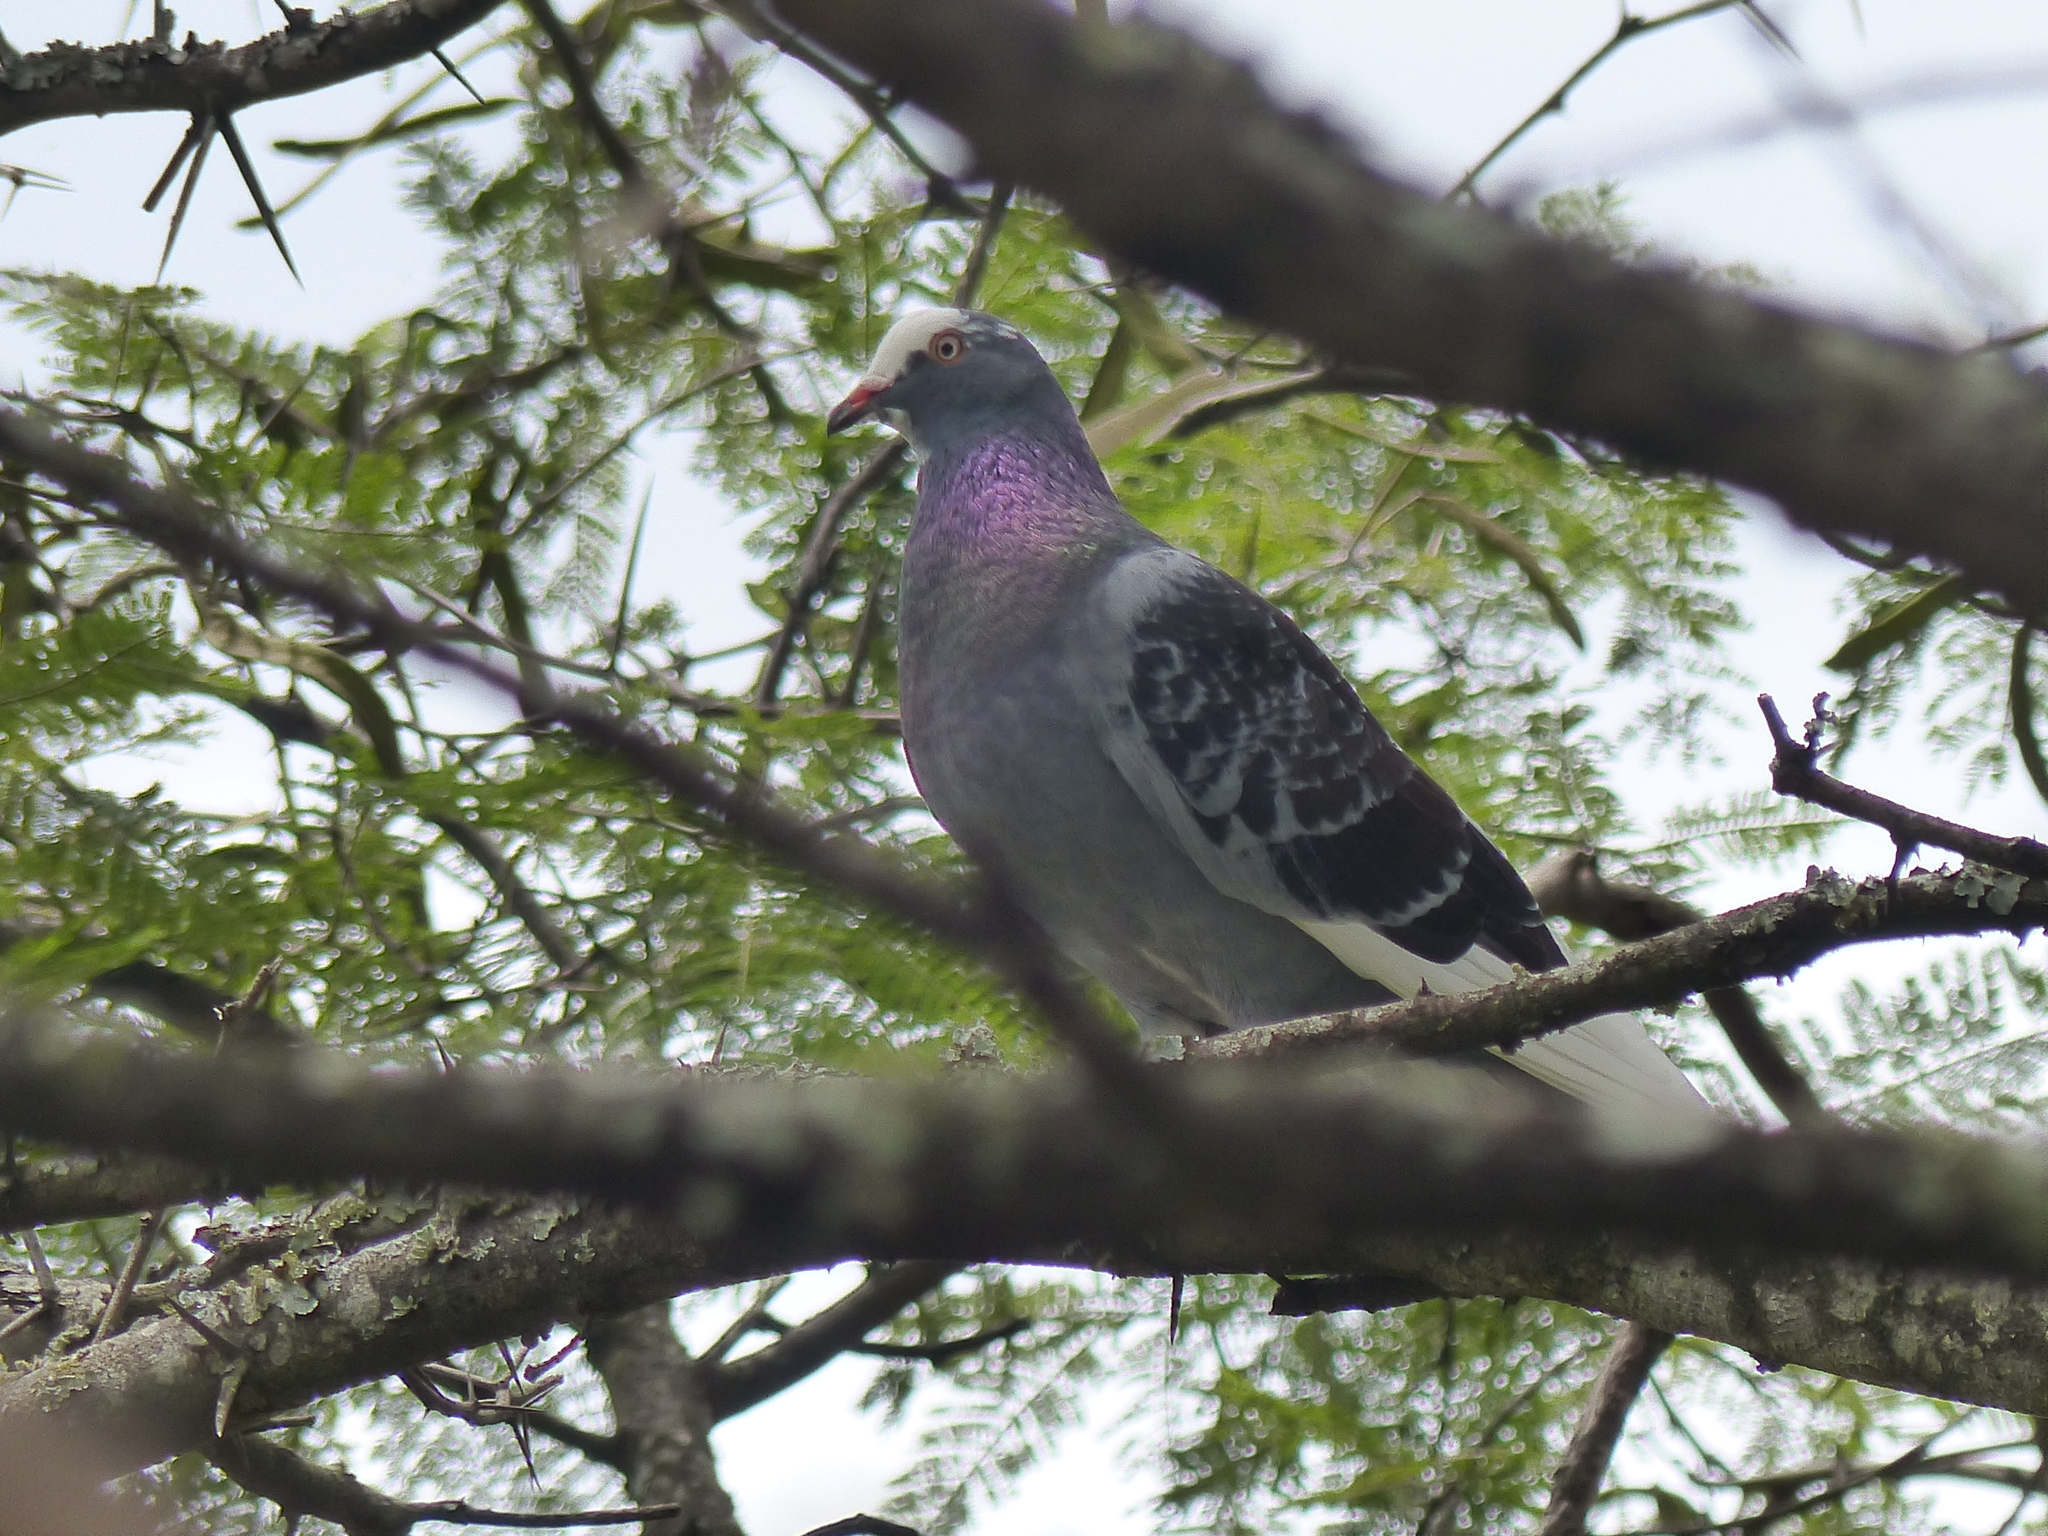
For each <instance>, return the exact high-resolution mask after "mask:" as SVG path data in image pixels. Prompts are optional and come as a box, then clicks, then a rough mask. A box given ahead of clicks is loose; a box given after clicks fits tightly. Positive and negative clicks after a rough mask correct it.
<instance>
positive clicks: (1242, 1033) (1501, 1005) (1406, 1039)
mask: <svg viewBox="0 0 2048 1536" xmlns="http://www.w3.org/2000/svg"><path fill="white" fill-rule="evenodd" d="M2044 925H2048V884H2044V883H2043V882H2041V881H2038V880H2036V881H2023V880H2021V879H2020V877H2019V876H2017V875H2004V874H1998V873H1995V872H1993V871H1990V870H1978V869H1973V868H1971V867H1968V866H1966V867H1965V868H1964V869H1963V870H1962V871H1960V872H1958V873H1955V874H1928V873H1925V872H1922V873H1919V874H1915V875H1913V876H1911V877H1909V878H1907V879H1903V880H1900V881H1899V882H1898V883H1897V884H1896V885H1891V884H1888V883H1887V882H1886V881H1883V880H1878V879H1868V880H1862V881H1853V882H1852V881H1849V880H1845V879H1843V878H1842V877H1841V876H1840V875H1838V874H1835V873H1834V872H1833V871H1831V870H1829V871H1816V872H1815V873H1814V874H1813V875H1812V876H1811V877H1810V878H1809V880H1808V883H1807V885H1806V886H1805V888H1804V889H1802V890H1797V891H1787V892H1786V893H1785V894H1784V895H1782V896H1772V897H1770V898H1768V899H1767V900H1764V901H1759V902H1755V903H1752V904H1751V905H1749V906H1747V907H1737V908H1736V909H1735V910H1734V911H1732V912H1724V913H1722V914H1721V915H1720V916H1718V917H1712V918H1708V919H1707V920H1706V921H1705V922H1700V923H1694V924H1692V925H1690V926H1689V927H1685V928H1679V929H1676V930H1674V931H1672V932H1669V933H1665V934H1661V935H1659V936H1658V937H1656V938H1650V939H1644V940H1642V941H1641V942H1640V943H1636V944H1630V945H1628V946H1627V947H1625V948H1623V949H1620V950H1617V951H1615V952H1614V953H1613V954H1610V955H1606V956H1603V957H1602V958H1600V959H1598V960H1591V961H1586V962H1584V963H1582V964H1579V965H1573V966H1567V967H1566V968H1565V969H1563V970H1560V971H1546V972H1544V973H1543V974H1542V975H1540V976H1526V977H1522V978H1520V979H1518V980H1516V981H1513V982H1509V983H1504V984H1502V985H1500V986H1497V987H1491V988H1489V989H1487V990H1486V991H1484V992H1464V993H1459V994H1456V995H1443V996H1426V997H1419V998H1417V999H1415V1000H1414V1001H1413V1002H1407V1003H1397V1004H1393V1005H1390V1006H1388V1007H1385V1008H1374V1009H1361V1010H1358V1011H1356V1012H1352V1013H1340V1014H1332V1015H1330V1016H1329V1017H1327V1018H1322V1019H1303V1020H1298V1021H1296V1022H1293V1023H1288V1024H1266V1025H1261V1026H1259V1027H1257V1028H1254V1029H1243V1030H1238V1031H1237V1032H1236V1033H1234V1034H1228V1035H1219V1036H1216V1037H1215V1038H1213V1039H1210V1040H1204V1041H1202V1042H1201V1043H1200V1044H1198V1045H1194V1046H1190V1047H1189V1052H1188V1054H1189V1055H1191V1056H1195V1057H1198V1058H1207V1059H1210V1060H1218V1061H1230V1060H1245V1059H1249V1058H1253V1057H1258V1058H1261V1059H1273V1058H1280V1057H1290V1056H1296V1055H1302V1054H1308V1053H1313V1052H1318V1051H1323V1050H1327V1049H1329V1048H1331V1047H1333V1046H1343V1045H1368V1044H1372V1045H1383V1046H1398V1047H1400V1048H1401V1049H1403V1050H1405V1051H1409V1052H1411V1053H1414V1054H1417V1055H1426V1056H1443V1055H1453V1054H1456V1053H1458V1052H1460V1051H1471V1050H1480V1049H1483V1048H1485V1047H1487V1046H1502V1047H1506V1046H1512V1045H1513V1044H1514V1043H1515V1042H1516V1041H1518V1040H1526V1039H1529V1038H1530V1037H1532V1036H1534V1035H1538V1034H1542V1033H1544V1032H1545V1031H1547V1030H1552V1029H1560V1028H1563V1027H1564V1026H1565V1025H1567V1024H1573V1023H1576V1022H1578V1021H1579V1020H1581V1019H1586V1018H1590V1017H1592V1016H1593V1015H1594V1014H1596V1013H1608V1012H1616V1011H1626V1010H1629V1009H1633V1008H1655V1007H1662V1006H1665V1005H1667V1004H1671V1003H1676V1002H1681V1001H1683V1000H1684V999H1685V998H1687V997H1689V996H1691V995H1692V994H1693V993H1694V992H1698V991H1701V990H1703V989H1709V988H1715V987H1726V986H1733V985H1734V984H1736V983H1738V982H1743V981H1748V980H1752V979H1753V978H1756V977H1759V976H1786V975H1790V974H1791V973H1792V972H1794V971H1796V970H1798V969H1800V968H1801V967H1802V966H1805V965H1809V964H1811V963H1812V962H1813V961H1814V960H1816V959H1818V958H1819V957H1820V956H1822V955H1824V954H1827V953H1828V952H1829V951H1831V950H1835V949H1840V948H1842V947H1844V946H1846V945H1850V944H1863V943H1870V942H1874V941H1876V940H1879V939H1905V938H1930V937H1934V936H1937V935H1941V934H1965V933H1997V932H2003V933H2015V934H2025V933H2029V932H2032V931H2033V930H2034V929H2036V928H2040V927H2042V926H2044Z"/></svg>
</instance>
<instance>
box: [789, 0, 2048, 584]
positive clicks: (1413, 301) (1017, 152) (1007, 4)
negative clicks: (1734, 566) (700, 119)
mask: <svg viewBox="0 0 2048 1536" xmlns="http://www.w3.org/2000/svg"><path fill="white" fill-rule="evenodd" d="M781 8H782V11H783V13H784V14H785V15H787V16H788V17H789V18H790V20H791V21H792V22H794V23H795V24H796V25H797V26H799V27H801V28H802V29H804V30H805V31H806V32H808V33H809V34H810V36H811V37H813V38H815V39H816V40H817V41H819V42H820V43H822V44H823V45H825V46H826V47H828V48H830V49H832V50H833V51H834V52H836V53H838V54H840V55H841V56H843V57H845V58H848V59H850V60H852V61H854V62H855V63H856V64H858V65H860V66H861V67H862V68H863V69H865V70H867V71H868V72H869V73H871V74H874V75H877V76H879V77H880V78H883V79H886V80H888V81H890V82H892V83H894V84H896V85H898V86H900V87H901V88H902V89H903V90H904V91H905V92H906V94H907V95H908V96H909V97H910V99H912V100H913V101H915V102H916V103H917V104H918V105H919V106H922V107H924V108H926V109H927V110H928V111H931V112H933V113H935V114H936V115H937V116H939V117H940V118H942V119H944V120H945V121H946V122H947V123H949V124H950V125H951V126H953V127H954V128H956V129H958V130H960V131H961V132H962V133H964V134H965V135H966V136H967V137H968V139H969V140H971V141H972V142H973V144H974V147H975V149H976V151H977V152H978V155H979V157H980V162H981V168H982V170H983V172H984V173H986V174H990V175H996V176H1003V177H1008V178H1013V179H1015V180H1017V181H1019V182H1021V183H1023V184H1025V185H1028V186H1032V187H1035V188H1037V189H1038V190H1040V191H1041V192H1044V193H1047V194H1049V195H1051V196H1052V197H1054V198H1056V199H1057V200H1058V201H1059V202H1060V203H1061V204H1062V205H1063V206H1064V208H1065V209H1066V211H1067V212H1068V213H1069V214H1071V215H1072V216H1073V218H1074V219H1075V221H1076V222H1077V223H1079V224H1080V225H1081V226H1082V227H1083V228H1085V229H1087V230H1088V231H1089V232H1090V233H1091V234H1092V235H1094V236H1095V237H1096V238H1098V239H1099V240H1101V241H1102V243H1103V244H1104V245H1105V246H1106V247H1108V248H1109V249H1110V250H1111V251H1113V252H1115V253H1116V254H1118V255H1120V256H1122V257H1124V258H1126V259H1128V260H1131V261H1133V262H1136V263H1137V264H1139V265H1141V266H1143V267H1144V268H1146V269H1147V270H1149V271H1152V272H1156V273H1159V274H1161V275H1163V276H1166V277H1170V278H1172V279H1174V280H1176V281H1179V282H1182V283H1185V284H1187V285H1188V286H1189V287H1190V288H1192V289H1194V290H1195V291H1196V292H1198V293H1201V294H1203V295H1204V296H1206V297H1207V298H1209V299H1211V300H1213V301H1215V302H1216V303H1218V304H1220V305H1221V306H1223V307H1224V308H1225V309H1228V310H1230V311H1232V312H1233V313H1235V314H1238V315H1242V316H1244V317H1246V318H1247V319H1251V320H1254V321H1257V322H1259V323H1262V324H1265V325H1270V326H1273V327H1276V328H1279V329H1282V330H1285V331H1289V332H1291V333H1293V334H1294V335H1296V336H1299V337H1301V338H1303V339H1304V340H1307V341H1309V342H1312V343H1314V344H1316V345H1317V346H1319V347H1321V348H1323V349H1324V350H1326V351H1327V352H1328V353H1329V354H1330V355H1331V356H1332V357H1333V358H1335V359H1336V360H1337V361H1339V362H1345V363H1355V364H1366V365H1379V366H1390V367H1394V368H1398V369H1403V370H1406V371H1407V372H1409V373H1411V374H1413V375H1414V376H1415V378H1416V379H1417V380H1418V381H1419V385H1420V388H1421V390H1422V391H1423V392H1424V393H1427V394H1430V395H1433V396H1435V397H1437V398H1439V399H1445V400H1462V401H1470V402H1473V403H1475V404H1481V405H1490V406H1497V407H1500V408H1502V409H1506V410H1512V411H1521V412H1526V413H1527V414H1528V415H1530V416H1531V417H1533V418H1534V419H1535V420H1537V421H1540V422H1542V423H1543V424H1545V425H1547V426H1551V427H1555V428H1558V429H1560V430H1564V431H1570V432H1579V433H1585V434H1587V435H1589V436H1592V437H1595V438H1599V439H1602V440H1604V441H1606V442H1610V443H1613V444H1615V445H1616V446H1618V447H1620V448H1623V449H1626V450H1628V451H1631V452H1634V453H1637V454H1640V455H1642V456H1644V457H1646V458H1648V459H1651V460H1653V461H1655V462H1659V463H1666V464H1675V465H1680V466H1684V467H1686V468H1690V469H1695V470H1699V471H1701V472H1703V473H1706V474H1709V475H1714V476H1718V477H1720V478H1723V479H1726V480H1730V481H1733V482H1736V483H1738V484H1741V485H1746V486H1750V487H1752V488H1753V489H1755V490H1758V491H1761V492H1763V493H1764V494H1766V495H1768V496H1771V497H1774V498H1775V499H1776V500H1777V501H1778V502H1779V503H1780V504H1782V505H1783V506H1784V508H1785V510H1786V511H1787V513H1788V514H1789V515H1790V516H1791V517H1792V518H1793V520H1794V521H1796V522H1798V523H1800V524H1802V525H1804V526H1806V527H1808V528H1813V529H1819V530H1827V531H1847V532H1855V533H1858V534H1861V535H1864V536H1866V537H1875V538H1879V539H1884V540H1888V541H1890V542H1892V543H1893V544H1895V545H1896V546H1898V547H1899V548H1901V549H1904V550H1908V551H1913V552H1918V553H1922V554H1927V555H1932V556H1935V557H1937V558H1940V559H1942V560H1945V561H1947V562H1949V563H1952V564H1954V565H1957V566H1959V567H1960V568H1961V569H1962V570H1963V571H1965V572H1966V573H1967V574H1968V575H1969V576H1970V578H1971V580H1972V581H1973V582H1975V583H1976V584H1977V585H1978V586H1979V587H1980V588H1981V589H1983V590H1986V591H1994V592H1999V593H2002V594H2004V595H2005V596H2006V597H2008V598H2010V599H2011V600H2012V602H2013V603H2014V604H2015V605H2016V606H2017V607H2018V608H2019V609H2020V610H2021V611H2022V612H2023V613H2025V614H2028V615H2031V616H2033V617H2036V618H2040V617H2043V616H2048V558H2044V550H2048V521H2044V519H2043V518H2042V516H2041V503H2040V487H2041V486H2042V484H2043V483H2044V482H2048V389H2044V388H2043V386H2042V385H2041V384H2040V383H2039V382H2038V381H2036V380H2033V379H2030V378H2028V377H2025V376H2023V375H2022V374H2021V373H2020V372H2019V371H2018V370H2017V369H2016V368H2014V367H2013V366H2012V364H2011V363H2010V361H2009V360H2008V359H2006V358H2004V357H2003V356H1983V355H1979V356H1970V357H1958V356H1951V355H1949V354H1946V353H1943V352H1940V351H1937V350H1936V349H1934V348H1931V347H1926V346H1920V345H1915V344H1912V343H1908V342H1901V341H1893V340H1888V339H1884V338H1880V337H1877V336H1874V335H1871V334H1868V333H1866V332H1863V331H1859V330H1857V329H1855V328H1854V327H1851V326H1846V325H1840V324H1835V323H1831V322H1826V321H1821V320H1815V319H1809V318H1806V317H1804V316H1800V315H1797V314H1794V313H1793V312H1791V311H1790V310H1787V309H1785V308H1783V307H1780V306H1777V305H1773V304H1769V303H1765V302H1762V301H1759V300H1757V299H1753V298H1748V297H1744V296H1742V295H1739V294H1736V293H1732V292H1728V291H1725V290H1720V289H1715V288H1712V287H1708V286H1705V285H1702V284H1699V283H1696V282H1692V281H1688V280H1687V279H1685V278H1682V277H1680V276H1677V275H1675V274H1671V273H1664V272H1656V271H1646V270H1639V269H1632V268H1628V267H1624V266H1622V265H1620V264H1618V263H1616V262H1614V261H1613V260H1611V259H1610V258H1608V257H1607V256H1605V255H1603V254H1601V253H1599V252H1597V251H1594V250H1591V249H1588V248H1586V247H1585V246H1583V245H1581V244H1572V243H1569V242H1560V241H1553V240H1548V239H1545V238H1543V237H1541V236H1539V235H1536V234H1534V233H1532V232H1530V231H1528V230H1525V229H1522V228H1519V227H1517V226H1516V225H1514V224H1512V223H1510V222H1509V221H1507V220H1505V219H1502V218H1499V217H1496V216H1494V215H1491V214H1488V213H1485V212H1483V211H1480V210H1477V209H1472V208H1467V207H1454V206H1449V205H1446V204H1444V203H1441V202H1439V201H1438V200H1437V199H1435V198H1432V197H1428V196H1425V195H1424V194H1422V193H1420V192H1417V191H1414V190H1412V189H1410V188H1407V187H1403V186H1400V185H1398V184H1396V183H1394V182H1392V181H1390V180H1388V179H1386V178H1385V177H1383V176H1380V175H1378V174H1377V173H1375V172H1374V171H1372V170H1371V169H1370V168H1368V167H1367V166H1366V165H1365V164H1364V163H1363V162H1362V161H1361V160H1360V158H1359V156H1358V153H1357V151H1356V150H1355V149H1354V148H1353V147H1352V146H1351V145H1350V144H1349V143H1347V142H1345V141H1344V140H1343V139H1342V138H1341V137H1340V136H1339V135H1338V134H1337V133H1335V132H1334V131H1332V130H1331V129H1329V128H1328V127H1326V126H1324V125H1323V124H1321V123H1319V122H1317V121H1316V120H1314V119H1312V118H1310V117H1308V116H1306V115H1304V114H1301V113H1290V112H1285V111H1283V110H1281V109H1280V108H1279V107H1277V106H1276V105H1275V104H1274V103H1273V102H1272V101H1271V100H1270V99H1269V98H1268V97H1267V96H1266V95H1265V93H1264V92H1263V91H1261V90H1260V89H1259V87H1258V86H1257V85H1256V84H1255V83H1254V82H1253V80H1252V79H1251V77H1250V76H1249V75H1248V74H1247V73H1246V72H1245V71H1244V70H1243V69H1241V68H1237V67H1234V66H1230V65H1226V64H1224V63H1223V62H1221V61H1219V60H1218V59H1216V58H1215V57H1214V56H1212V55H1210V54H1207V53H1205V52H1203V51H1202V50H1200V49H1198V48H1196V47H1195V46H1194V45H1192V44H1191V43H1189V42H1187V41H1186V40H1185V39H1183V38H1180V37H1178V36H1176V35H1174V34H1173V33H1171V32H1168V31H1166V30H1164V29H1162V28H1160V27H1158V26H1156V25H1153V24H1150V23H1148V22H1144V21H1142V20H1140V21H1133V22H1128V23H1125V24H1123V25H1120V26H1117V27H1113V28H1087V27H1081V26H1078V25H1076V24H1075V23H1074V22H1072V21H1070V20H1068V19H1066V18H1065V17H1063V16H1062V15H1061V14H1060V13H1059V8H1057V7H1053V6H1047V5H1043V4H1040V3H1038V0H783V4H782V7H781Z"/></svg>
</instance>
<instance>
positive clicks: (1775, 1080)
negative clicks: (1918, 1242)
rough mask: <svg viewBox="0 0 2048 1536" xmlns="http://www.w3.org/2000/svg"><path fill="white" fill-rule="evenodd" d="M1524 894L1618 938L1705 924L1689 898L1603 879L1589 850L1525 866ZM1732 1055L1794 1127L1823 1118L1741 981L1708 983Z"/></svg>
mask: <svg viewBox="0 0 2048 1536" xmlns="http://www.w3.org/2000/svg"><path fill="white" fill-rule="evenodd" d="M1529 893H1530V894H1531V895H1532V896H1534V897H1535V898H1536V904H1537V905H1538V906H1539V907H1541V908H1542V909H1543V911H1544V913H1545V914H1546V915H1548V916H1551V917H1562V918H1566V919H1568V920H1570V921H1571V922H1575V923H1579V924H1582V925H1583V926H1585V927H1588V928H1597V929H1599V930H1601V931H1602V932H1604V933H1608V934H1611V935H1613V936H1614V937H1615V938H1617V939H1624V940H1626V939H1644V938H1650V937H1653V936H1654V935H1656V934H1660V933H1670V932H1672V931H1673V930H1675V929H1679V928H1685V927H1689V926H1690V925H1692V924H1694V923H1700V922H1706V921H1707V920H1708V918H1707V914H1706V913H1704V912H1702V911H1701V910H1700V909H1699V908H1698V907H1695V906H1693V905H1692V904H1691V903H1690V902H1685V901H1680V900H1679V899H1678V898H1677V897H1675V896H1667V895H1665V894H1664V893H1663V892H1662V891H1658V890H1655V889H1653V888H1652V887H1650V886H1647V885H1644V884H1642V883H1641V882H1639V881H1634V880H1609V879H1607V878H1605V877H1604V876H1603V875H1602V874H1601V873H1600V863H1599V859H1598V856H1597V855H1595V854H1594V852H1593V850H1592V849H1590V848H1572V849H1568V850H1566V851H1565V852H1563V853H1558V854H1553V855H1552V856H1551V857H1549V858H1547V859H1545V860H1544V861H1543V862H1542V863H1541V864H1539V865H1537V866H1536V868H1535V869H1533V870H1531V871H1530V872H1529ZM1700 1000H1701V1001H1702V1002H1704V1003H1705V1004H1706V1005H1707V1010H1708V1011H1709V1012H1710V1013H1712V1014H1713V1016H1714V1019H1715V1022H1717V1023H1718V1024H1719V1025H1720V1026H1721V1031H1722V1033H1723V1034H1725V1035H1726V1036H1727V1037H1728V1043H1729V1044H1730V1045H1731V1046H1733V1047H1734V1049H1735V1054H1736V1055H1737V1056H1738V1057H1739V1058H1741V1061H1742V1064H1743V1066H1744V1067H1746V1068H1747V1069H1748V1070H1749V1075H1750V1077H1751V1078H1753V1079H1754V1080H1755V1082H1756V1085H1757V1086H1758V1087H1759V1088H1761V1089H1763V1091H1764V1094H1765V1096H1766V1097H1768V1098H1769V1099H1770V1101H1771V1103H1772V1104H1774V1105H1776V1106H1777V1110H1778V1113H1779V1114H1781V1115H1783V1116H1784V1117H1785V1119H1786V1120H1787V1121H1789V1122H1790V1123H1792V1124H1794V1125H1806V1124H1811V1123H1813V1122H1815V1121H1819V1120H1825V1119H1827V1118H1829V1116H1828V1112H1827V1110H1826V1109H1824V1108H1823V1107H1822V1106H1821V1102H1820V1100H1819V1099H1818V1098H1817V1097H1815V1095H1814V1091H1813V1085H1812V1084H1811V1083H1809V1082H1807V1080H1806V1079H1805V1077H1804V1076H1802V1075H1801V1074H1800V1071H1799V1069H1798V1068H1797V1067H1796V1066H1794V1065H1793V1064H1792V1062H1791V1060H1790V1058H1788V1057H1787V1056H1786V1055H1785V1053H1784V1052H1783V1051H1781V1050H1780V1049H1779V1048H1778V1042H1777V1040H1776V1039H1775V1038H1773V1037H1772V1035H1771V1032H1770V1030H1769V1028H1768V1027H1766V1025H1765V1024H1764V1020H1763V1015H1762V1014H1761V1013H1759V1012H1758V1011H1757V1006H1756V999H1755V998H1753V997H1751V996H1750V995H1749V990H1748V989H1747V988H1746V987H1708V988H1706V989H1705V990H1704V991H1703V992H1702V993H1701V994H1700Z"/></svg>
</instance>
